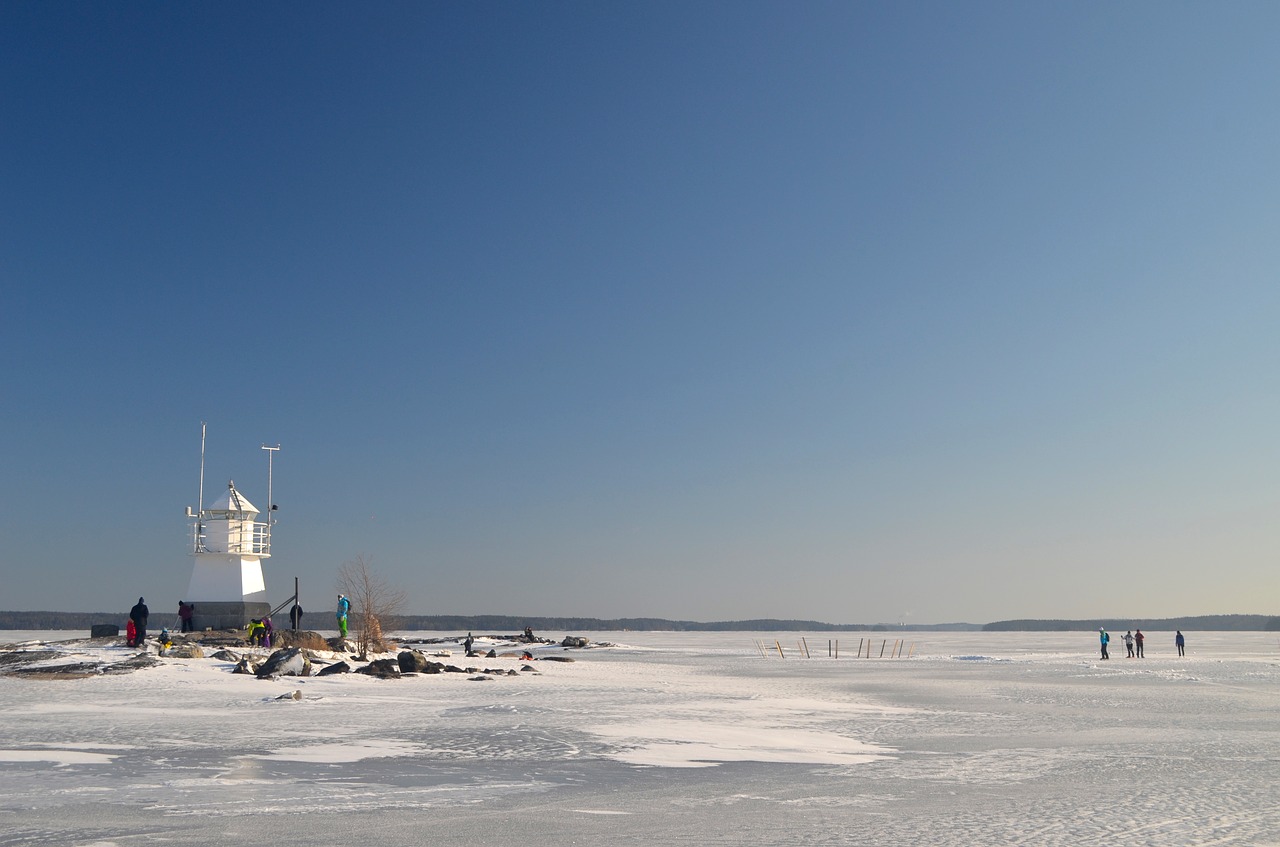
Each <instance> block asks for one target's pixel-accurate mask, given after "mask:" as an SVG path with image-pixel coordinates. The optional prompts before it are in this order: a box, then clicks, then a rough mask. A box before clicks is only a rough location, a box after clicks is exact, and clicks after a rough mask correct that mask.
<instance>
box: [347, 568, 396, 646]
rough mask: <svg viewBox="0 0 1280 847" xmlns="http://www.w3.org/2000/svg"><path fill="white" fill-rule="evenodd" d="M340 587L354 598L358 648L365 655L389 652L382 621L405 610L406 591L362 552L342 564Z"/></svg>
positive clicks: (354, 621) (350, 597)
mask: <svg viewBox="0 0 1280 847" xmlns="http://www.w3.org/2000/svg"><path fill="white" fill-rule="evenodd" d="M338 590H339V591H341V592H342V593H343V594H345V595H347V599H348V600H350V601H351V612H350V614H349V616H350V617H351V618H352V620H353V623H354V624H355V634H356V648H357V650H358V651H359V653H360V655H361V657H366V656H368V655H369V653H371V652H372V653H383V652H386V650H387V646H386V644H384V643H383V640H382V621H383V620H384V619H386V618H389V617H391V616H393V615H396V614H398V613H400V612H401V611H403V609H404V604H405V594H404V592H403V591H402V590H400V589H399V588H396V587H394V586H392V585H390V584H389V583H387V581H386V580H385V579H384V578H383V577H382V576H381V575H380V574H378V573H377V572H376V571H374V569H373V558H372V557H371V556H366V555H364V554H360V555H358V556H356V557H355V558H354V559H352V560H351V561H349V562H343V563H342V567H340V568H338Z"/></svg>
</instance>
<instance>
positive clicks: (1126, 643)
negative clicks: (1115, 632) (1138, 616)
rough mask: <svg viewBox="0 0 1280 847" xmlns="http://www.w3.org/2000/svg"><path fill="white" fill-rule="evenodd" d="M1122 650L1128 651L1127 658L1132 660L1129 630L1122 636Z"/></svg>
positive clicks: (1131, 643)
mask: <svg viewBox="0 0 1280 847" xmlns="http://www.w3.org/2000/svg"><path fill="white" fill-rule="evenodd" d="M1124 649H1126V650H1128V651H1129V656H1128V658H1130V659H1132V658H1133V631H1132V630H1130V631H1129V632H1126V633H1125V634H1124Z"/></svg>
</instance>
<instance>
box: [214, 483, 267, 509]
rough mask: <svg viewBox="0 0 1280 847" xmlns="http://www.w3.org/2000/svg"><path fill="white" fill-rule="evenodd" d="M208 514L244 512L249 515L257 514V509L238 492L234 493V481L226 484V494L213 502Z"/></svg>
mask: <svg viewBox="0 0 1280 847" xmlns="http://www.w3.org/2000/svg"><path fill="white" fill-rule="evenodd" d="M208 511H210V512H246V513H248V514H251V515H256V514H258V507H257V506H255V505H253V504H252V503H250V502H249V498H247V497H245V496H244V495H243V494H241V493H240V492H239V491H236V484H235V482H234V481H232V482H228V483H227V490H226V492H225V493H224V494H223V495H222V496H221V497H219V498H218V499H217V500H215V501H213V505H211V506H210V507H209V508H208Z"/></svg>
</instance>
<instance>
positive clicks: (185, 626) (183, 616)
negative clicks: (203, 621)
mask: <svg viewBox="0 0 1280 847" xmlns="http://www.w3.org/2000/svg"><path fill="white" fill-rule="evenodd" d="M195 613H196V604H195V603H188V602H187V601H186V600H179V601H178V620H180V621H182V631H183V632H191V631H192V630H194V629H195V626H194V625H193V624H192V622H191V618H192V617H193V616H194V615H195Z"/></svg>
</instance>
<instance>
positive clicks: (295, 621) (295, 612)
mask: <svg viewBox="0 0 1280 847" xmlns="http://www.w3.org/2000/svg"><path fill="white" fill-rule="evenodd" d="M289 623H290V625H292V627H293V631H294V632H297V631H298V628H299V627H301V626H302V607H301V606H299V605H298V604H297V603H294V604H293V608H292V609H290V610H289Z"/></svg>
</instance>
